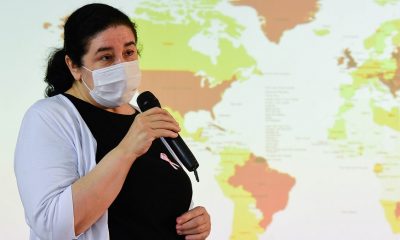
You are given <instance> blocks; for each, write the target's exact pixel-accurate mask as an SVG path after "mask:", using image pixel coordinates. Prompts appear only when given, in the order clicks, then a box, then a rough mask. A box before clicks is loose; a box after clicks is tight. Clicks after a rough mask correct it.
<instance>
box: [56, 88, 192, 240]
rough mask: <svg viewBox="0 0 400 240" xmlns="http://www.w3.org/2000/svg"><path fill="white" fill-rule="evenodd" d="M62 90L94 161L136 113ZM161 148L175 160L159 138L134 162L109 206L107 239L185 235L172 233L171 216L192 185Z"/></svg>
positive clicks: (184, 205)
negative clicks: (92, 143)
mask: <svg viewBox="0 0 400 240" xmlns="http://www.w3.org/2000/svg"><path fill="white" fill-rule="evenodd" d="M64 96H66V97H67V98H68V99H69V100H70V101H71V102H72V103H73V104H74V105H75V107H76V108H77V110H78V111H79V113H80V115H81V116H82V118H83V120H84V121H85V122H86V124H87V125H88V127H89V129H90V131H91V133H92V134H93V136H94V138H95V139H96V141H97V152H96V162H97V163H98V162H99V161H101V159H102V158H103V157H104V155H106V154H107V153H108V152H109V151H111V150H112V149H113V148H115V147H116V146H117V145H118V144H119V142H120V141H121V140H122V138H123V137H124V136H125V134H126V133H127V131H128V129H129V128H130V126H131V125H132V123H133V121H134V119H135V117H136V116H137V114H138V113H137V112H136V113H135V114H133V115H122V114H117V113H112V112H109V111H106V110H104V109H101V108H98V107H96V106H93V105H92V104H90V103H87V102H85V101H83V100H80V99H78V98H76V97H74V96H71V95H69V94H64ZM162 154H166V156H167V157H168V158H169V159H170V160H171V161H172V162H173V163H174V164H178V163H177V162H175V160H174V159H173V157H172V156H171V155H170V154H169V152H168V150H167V149H166V148H165V146H164V145H163V144H162V142H161V140H160V139H156V140H154V141H153V144H152V146H151V147H150V149H149V150H148V151H147V153H146V154H144V155H142V156H141V157H139V158H138V159H136V161H135V162H134V163H133V165H132V167H131V169H130V171H129V173H128V176H127V178H126V180H125V183H124V185H123V186H122V190H121V192H120V193H119V194H118V196H117V198H116V199H115V201H114V202H113V203H112V204H111V206H110V208H109V209H108V228H109V232H110V239H112V240H124V239H130V240H131V239H134V240H141V239H146V240H148V239H184V238H183V237H182V236H179V235H177V234H176V228H175V226H176V218H177V217H178V216H180V215H181V214H183V213H184V212H186V211H187V210H188V209H189V206H190V202H191V199H192V185H191V182H190V179H189V177H188V176H187V174H186V173H185V171H184V170H183V169H182V167H181V166H179V167H178V168H177V169H175V168H174V167H173V164H172V163H169V162H168V161H165V160H163V159H162V158H161V155H162ZM163 158H164V157H163ZM174 166H176V165H174Z"/></svg>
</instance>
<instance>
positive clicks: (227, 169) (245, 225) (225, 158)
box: [216, 148, 264, 240]
mask: <svg viewBox="0 0 400 240" xmlns="http://www.w3.org/2000/svg"><path fill="white" fill-rule="evenodd" d="M220 156H221V161H220V168H219V169H218V170H219V174H218V175H217V176H216V179H217V182H218V184H219V186H220V187H221V189H222V192H223V193H224V195H225V196H226V197H228V198H229V199H231V200H232V202H233V204H234V207H233V211H234V212H233V223H232V233H231V236H230V237H229V239H231V240H244V239H246V240H257V239H258V235H259V234H261V233H263V232H264V229H263V228H262V227H261V226H260V221H261V217H260V216H259V214H257V211H259V210H256V211H254V209H256V207H255V206H256V199H254V197H253V196H252V194H251V193H249V192H248V191H246V190H244V189H243V188H242V187H234V186H232V185H231V184H229V182H228V180H229V179H230V178H231V177H232V176H233V175H234V174H235V166H242V165H244V164H245V162H246V161H247V160H248V159H249V157H250V152H249V151H248V150H245V149H237V148H226V149H224V150H223V151H222V152H221V153H220Z"/></svg>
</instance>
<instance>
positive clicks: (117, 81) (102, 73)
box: [82, 60, 141, 108]
mask: <svg viewBox="0 0 400 240" xmlns="http://www.w3.org/2000/svg"><path fill="white" fill-rule="evenodd" d="M83 68H85V69H86V70H88V71H90V72H91V73H92V78H93V89H92V90H91V89H90V88H89V87H88V86H87V84H86V82H85V81H84V80H83V79H82V82H83V84H84V85H85V86H86V88H87V89H88V90H89V93H90V96H92V98H93V99H94V100H95V101H96V102H97V103H98V104H100V105H102V106H104V107H107V108H115V107H118V106H121V105H122V104H125V103H129V102H130V101H131V100H132V97H133V95H135V92H136V90H137V88H138V87H139V85H140V81H141V73H140V68H139V61H138V60H135V61H130V62H123V63H119V64H115V65H112V66H110V67H105V68H100V69H96V70H93V71H92V70H90V69H87V68H86V67H85V66H83Z"/></svg>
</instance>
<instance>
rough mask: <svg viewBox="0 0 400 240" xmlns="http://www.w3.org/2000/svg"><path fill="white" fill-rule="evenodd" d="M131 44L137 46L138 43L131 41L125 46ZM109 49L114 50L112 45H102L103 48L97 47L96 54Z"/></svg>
mask: <svg viewBox="0 0 400 240" xmlns="http://www.w3.org/2000/svg"><path fill="white" fill-rule="evenodd" d="M131 45H135V46H136V43H135V42H134V41H130V42H127V43H125V44H124V47H129V46H131ZM109 50H112V47H101V48H99V49H97V51H96V52H95V54H98V53H99V52H104V51H109Z"/></svg>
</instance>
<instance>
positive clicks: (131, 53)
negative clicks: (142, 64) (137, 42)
mask: <svg viewBox="0 0 400 240" xmlns="http://www.w3.org/2000/svg"><path fill="white" fill-rule="evenodd" d="M135 54H136V51H135V50H133V49H128V50H126V51H125V56H126V57H132V56H135Z"/></svg>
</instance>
